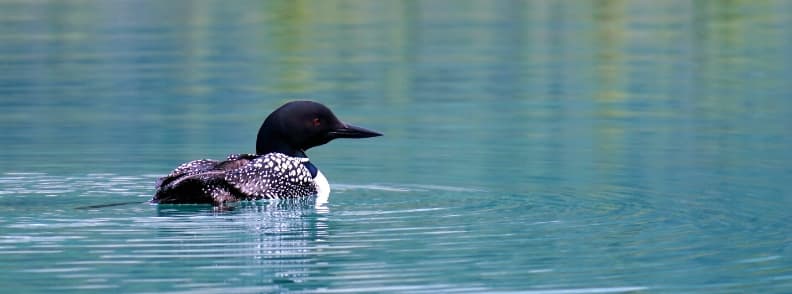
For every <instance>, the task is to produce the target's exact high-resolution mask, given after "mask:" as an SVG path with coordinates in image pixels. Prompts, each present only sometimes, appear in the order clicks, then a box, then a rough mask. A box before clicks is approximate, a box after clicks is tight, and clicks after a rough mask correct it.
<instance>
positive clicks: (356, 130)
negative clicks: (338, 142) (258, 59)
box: [151, 101, 382, 206]
mask: <svg viewBox="0 0 792 294" xmlns="http://www.w3.org/2000/svg"><path fill="white" fill-rule="evenodd" d="M381 135H382V134H380V133H378V132H375V131H372V130H368V129H365V128H361V127H357V126H353V125H350V124H346V123H344V122H342V121H341V120H339V119H338V118H336V116H335V115H334V114H333V112H332V111H330V109H329V108H327V107H326V106H324V105H322V104H320V103H317V102H313V101H292V102H288V103H286V104H284V105H283V106H281V107H279V108H278V109H276V110H275V111H273V112H272V113H271V114H270V115H269V116H267V118H266V119H265V120H264V122H263V123H262V124H261V128H259V131H258V136H257V137H256V154H231V155H229V156H228V158H226V160H224V161H217V160H210V159H200V160H194V161H190V162H187V163H184V164H182V165H180V166H178V167H177V168H176V169H175V170H173V171H172V172H171V173H170V174H168V175H167V176H165V177H162V178H160V179H159V180H158V181H157V184H156V188H157V191H156V194H154V198H153V199H151V202H152V203H162V204H168V203H169V204H189V203H196V204H197V203H211V204H213V205H215V206H222V205H224V204H225V203H229V202H235V201H239V200H257V199H278V198H297V197H305V196H311V195H319V196H320V197H322V196H323V197H327V195H329V193H330V186H329V184H328V183H327V179H326V178H325V177H324V175H323V174H322V172H321V171H319V169H317V168H316V166H314V165H313V164H312V163H311V162H310V160H309V159H308V156H306V155H305V150H308V149H309V148H312V147H316V146H319V145H323V144H325V143H327V142H330V141H331V140H333V139H337V138H369V137H376V136H381Z"/></svg>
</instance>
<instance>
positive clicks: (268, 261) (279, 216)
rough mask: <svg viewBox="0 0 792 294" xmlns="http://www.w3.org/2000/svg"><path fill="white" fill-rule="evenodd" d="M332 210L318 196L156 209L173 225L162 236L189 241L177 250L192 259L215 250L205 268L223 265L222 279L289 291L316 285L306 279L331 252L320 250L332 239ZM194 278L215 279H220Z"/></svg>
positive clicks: (316, 271) (180, 245)
mask: <svg viewBox="0 0 792 294" xmlns="http://www.w3.org/2000/svg"><path fill="white" fill-rule="evenodd" d="M329 212H330V211H329V208H328V206H327V202H326V199H325V200H324V201H322V199H316V197H308V198H293V199H280V200H268V201H252V202H248V201H242V202H238V203H235V205H233V206H229V207H226V208H225V209H224V210H217V209H215V208H212V207H211V206H209V205H158V207H157V214H158V216H160V217H164V219H163V220H164V221H167V222H168V223H169V224H170V225H169V226H161V227H160V228H161V229H163V231H162V232H161V234H163V235H166V236H163V237H165V238H168V239H172V238H178V239H183V240H184V242H179V244H175V246H173V247H177V248H173V247H171V249H172V250H174V251H178V252H180V253H186V255H185V256H187V257H189V256H190V255H191V254H195V255H200V256H202V257H206V255H207V254H212V255H213V257H216V258H213V262H212V263H211V264H207V265H204V266H206V267H208V268H212V269H215V270H216V269H218V268H222V269H224V271H225V272H227V273H228V276H226V277H224V278H223V280H222V281H223V282H230V281H233V282H234V283H235V284H236V285H239V284H242V285H248V286H263V285H268V286H272V285H277V287H285V288H286V289H289V290H299V289H300V288H303V287H315V286H316V285H312V286H309V285H308V284H305V281H306V280H310V276H311V275H314V274H317V273H318V272H321V269H318V268H317V267H320V266H321V265H322V264H325V263H324V262H321V261H320V259H321V258H323V256H326V255H327V253H326V252H321V249H319V248H320V247H322V246H321V245H322V243H324V242H326V241H327V238H328V237H329V235H328V221H327V214H328V213H329ZM202 260H205V259H202ZM191 278H193V279H196V281H195V282H207V280H208V282H211V281H213V280H216V279H218V278H219V277H205V279H204V280H202V281H197V279H199V278H200V277H195V276H192V277H191ZM306 289H307V288H306Z"/></svg>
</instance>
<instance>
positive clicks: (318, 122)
mask: <svg viewBox="0 0 792 294" xmlns="http://www.w3.org/2000/svg"><path fill="white" fill-rule="evenodd" d="M321 124H322V123H321V122H320V121H319V118H314V119H313V125H314V127H318V126H319V125H321Z"/></svg>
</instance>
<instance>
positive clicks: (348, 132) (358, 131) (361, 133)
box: [329, 123, 382, 139]
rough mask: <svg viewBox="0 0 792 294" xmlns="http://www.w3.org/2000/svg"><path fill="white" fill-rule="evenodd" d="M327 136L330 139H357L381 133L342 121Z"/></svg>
mask: <svg viewBox="0 0 792 294" xmlns="http://www.w3.org/2000/svg"><path fill="white" fill-rule="evenodd" d="M329 136H330V137H331V138H332V139H336V138H350V139H359V138H371V137H378V136H382V134H381V133H379V132H375V131H372V130H369V129H366V128H361V127H358V126H353V125H350V124H346V123H342V126H341V127H338V128H336V129H334V130H332V131H330V133H329Z"/></svg>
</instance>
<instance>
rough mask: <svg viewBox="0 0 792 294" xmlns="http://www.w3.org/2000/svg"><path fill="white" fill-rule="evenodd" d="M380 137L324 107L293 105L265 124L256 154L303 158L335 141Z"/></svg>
mask: <svg viewBox="0 0 792 294" xmlns="http://www.w3.org/2000/svg"><path fill="white" fill-rule="evenodd" d="M376 136H382V134H380V133H378V132H375V131H372V130H367V129H364V128H361V127H357V126H353V125H350V124H347V123H344V122H342V121H341V120H339V119H338V118H336V116H335V115H334V114H333V112H332V111H330V109H329V108H327V107H326V106H324V105H322V104H320V103H317V102H313V101H292V102H288V103H286V104H284V105H283V106H281V107H279V108H278V109H276V110H275V111H273V112H272V113H270V115H269V116H267V118H266V119H265V120H264V123H262V124H261V128H259V132H258V137H257V138H256V154H267V153H270V152H279V153H283V154H286V155H289V156H305V153H304V151H305V150H308V149H309V148H312V147H316V146H319V145H323V144H325V143H327V142H330V141H331V140H333V139H337V138H369V137H376Z"/></svg>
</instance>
